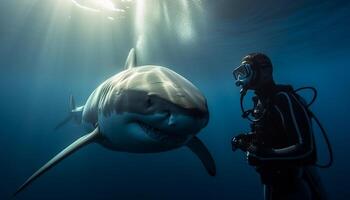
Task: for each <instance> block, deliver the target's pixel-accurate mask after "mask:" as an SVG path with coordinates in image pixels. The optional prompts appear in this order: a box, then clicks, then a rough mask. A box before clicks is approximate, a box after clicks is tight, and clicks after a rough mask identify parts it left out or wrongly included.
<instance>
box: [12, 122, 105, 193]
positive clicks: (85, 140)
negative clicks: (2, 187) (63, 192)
mask: <svg viewBox="0 0 350 200" xmlns="http://www.w3.org/2000/svg"><path fill="white" fill-rule="evenodd" d="M99 135H100V134H99V130H98V128H96V129H95V130H94V131H92V132H91V133H89V134H87V135H84V136H83V137H81V138H79V139H77V140H76V141H75V142H73V143H72V144H71V145H69V146H68V147H66V148H65V149H64V150H62V151H61V152H60V153H59V154H57V155H56V156H55V157H53V158H52V159H51V160H50V161H49V162H47V163H46V164H45V165H44V166H42V167H41V168H40V169H39V170H38V171H36V172H35V173H34V174H33V175H32V176H31V177H29V178H28V179H27V180H26V182H24V183H23V185H21V187H19V188H18V190H17V191H16V192H15V193H14V195H16V194H18V193H19V192H20V191H22V190H23V189H24V188H26V187H27V186H28V185H29V184H30V183H32V182H33V181H34V180H35V179H37V178H38V177H39V176H40V175H42V174H43V173H45V172H46V171H48V170H49V169H50V168H52V167H53V166H55V165H56V164H58V163H59V162H60V161H61V160H63V159H64V158H66V157H68V156H69V155H71V154H72V153H74V152H75V151H77V150H78V149H80V148H81V147H83V146H85V145H87V144H89V143H91V142H93V141H94V140H95V139H96V138H97V137H99Z"/></svg>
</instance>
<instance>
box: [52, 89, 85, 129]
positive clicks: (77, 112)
mask: <svg viewBox="0 0 350 200" xmlns="http://www.w3.org/2000/svg"><path fill="white" fill-rule="evenodd" d="M83 109H84V106H80V107H76V104H75V100H74V97H73V95H70V97H69V115H68V116H67V117H66V118H65V119H64V120H62V121H61V122H60V123H59V124H57V126H56V127H55V129H54V130H55V131H56V130H58V129H60V128H61V127H62V126H64V125H65V124H67V123H68V122H69V121H71V120H73V121H74V122H76V123H78V124H79V123H80V122H81V114H82V111H83Z"/></svg>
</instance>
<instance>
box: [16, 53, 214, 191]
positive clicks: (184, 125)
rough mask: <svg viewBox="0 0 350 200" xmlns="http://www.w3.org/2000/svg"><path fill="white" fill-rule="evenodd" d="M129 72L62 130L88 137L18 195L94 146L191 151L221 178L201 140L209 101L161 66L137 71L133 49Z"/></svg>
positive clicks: (76, 111) (103, 87)
mask: <svg viewBox="0 0 350 200" xmlns="http://www.w3.org/2000/svg"><path fill="white" fill-rule="evenodd" d="M124 68H125V69H124V70H123V71H121V72H119V73H117V74H115V75H114V76H112V77H110V78H109V79H107V80H105V81H104V82H103V83H102V84H100V85H99V86H98V87H97V88H96V89H95V90H94V91H93V92H92V93H91V95H90V96H89V98H88V99H87V101H86V103H85V104H84V105H83V106H78V107H76V106H75V100H74V98H72V97H71V98H70V106H71V109H72V110H71V112H70V115H69V117H68V118H67V119H65V120H64V121H63V122H62V123H60V124H59V125H58V126H57V127H56V129H58V128H60V127H61V126H63V125H64V124H66V123H67V122H69V121H71V120H73V121H75V122H78V123H79V124H81V125H82V126H83V127H84V130H86V132H87V133H86V134H85V135H83V136H82V137H80V138H79V139H77V140H76V141H74V142H73V143H72V144H70V145H69V146H68V147H66V148H65V149H63V150H62V151H61V152H59V153H58V154H57V155H56V156H54V157H53V158H52V159H51V160H49V161H48V162H47V163H46V164H45V165H43V166H42V167H41V168H39V169H38V170H37V171H36V172H35V173H34V174H33V175H32V176H30V177H29V178H28V179H27V180H26V181H25V182H24V183H23V184H22V185H21V186H20V187H19V188H18V189H17V190H16V192H15V193H14V195H17V194H18V193H20V192H21V191H22V190H23V189H25V188H26V187H27V186H29V185H30V184H31V183H32V182H33V181H34V180H36V179H37V178H38V177H40V176H41V175H43V174H44V173H45V172H47V171H48V170H49V169H51V168H52V167H54V166H55V165H57V164H58V163H59V162H60V161H62V160H63V159H65V158H67V157H68V156H69V155H71V154H72V153H74V152H76V151H77V150H79V149H81V148H82V147H84V146H87V145H88V144H91V143H97V144H100V145H102V146H103V147H105V148H107V149H110V150H113V151H119V152H130V153H157V152H165V151H169V150H173V149H177V148H180V147H187V148H188V149H189V150H190V152H193V153H194V154H195V155H196V156H197V157H198V158H199V160H200V161H201V163H202V165H204V167H205V169H206V171H207V172H208V174H209V175H211V176H215V174H216V166H215V161H214V159H213V157H212V155H211V154H210V152H209V150H208V149H207V147H206V146H205V145H204V143H203V142H202V141H201V140H200V139H199V138H198V137H197V136H196V135H197V134H198V133H199V132H200V130H202V129H203V128H204V127H206V125H207V124H208V121H209V111H208V106H207V100H206V98H205V96H204V95H203V94H202V93H201V91H200V90H199V89H198V88H197V87H196V86H194V85H193V84H192V83H191V82H190V81H189V80H187V79H186V78H184V77H183V76H181V75H180V74H178V73H176V72H174V71H173V70H171V69H169V68H166V67H163V66H157V65H143V66H138V65H137V59H136V51H135V49H134V48H132V49H131V50H130V52H129V54H128V56H127V59H126V62H125V67H124Z"/></svg>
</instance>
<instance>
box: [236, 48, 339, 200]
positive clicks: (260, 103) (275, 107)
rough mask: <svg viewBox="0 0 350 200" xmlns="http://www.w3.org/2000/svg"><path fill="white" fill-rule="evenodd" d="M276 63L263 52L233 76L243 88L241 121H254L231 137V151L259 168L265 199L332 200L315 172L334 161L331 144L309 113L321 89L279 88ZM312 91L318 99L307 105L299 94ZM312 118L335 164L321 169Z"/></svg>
mask: <svg viewBox="0 0 350 200" xmlns="http://www.w3.org/2000/svg"><path fill="white" fill-rule="evenodd" d="M272 71H273V70H272V63H271V61H270V59H269V58H268V57H267V56H266V55H264V54H262V53H252V54H248V55H247V56H245V57H244V58H243V59H242V63H241V65H240V66H239V67H237V68H235V69H234V71H233V75H234V78H235V80H236V86H238V87H241V109H242V112H243V115H242V117H243V118H247V119H249V120H250V121H251V131H250V132H249V133H246V134H239V135H238V136H236V137H233V138H232V141H231V143H232V150H233V151H235V150H237V149H240V150H242V151H243V152H246V154H247V160H248V164H249V165H251V166H254V167H255V170H256V171H257V173H258V174H259V175H260V179H261V181H262V184H263V186H264V198H265V200H289V199H293V200H294V199H298V200H309V199H322V200H323V199H327V195H326V193H325V190H324V188H323V186H322V183H321V180H320V177H319V176H318V172H317V169H316V167H317V166H319V167H329V166H330V165H331V164H332V161H333V156H332V150H331V146H330V143H329V140H328V138H327V136H326V133H325V130H324V128H323V127H322V125H321V124H320V122H319V120H318V119H317V118H316V116H315V115H314V114H313V113H312V111H311V110H310V109H309V106H310V105H311V104H312V103H313V102H314V100H315V99H316V96H317V91H316V89H314V88H312V87H304V88H300V89H298V90H294V89H293V87H292V86H290V85H277V84H276V83H275V82H274V80H273V76H272ZM303 89H311V90H312V91H313V92H314V98H313V99H312V101H311V103H307V102H306V101H305V100H304V99H303V98H302V97H301V96H300V95H298V94H297V92H298V91H300V90H303ZM248 90H252V91H254V93H255V95H254V96H253V98H252V100H253V104H254V107H253V108H252V109H251V110H244V107H243V100H244V97H245V95H246V93H247V91H248ZM312 119H314V120H315V121H316V122H317V124H318V125H319V127H320V129H321V131H322V133H323V135H324V137H325V141H326V143H327V145H328V149H329V153H330V162H329V163H328V164H326V165H322V166H321V165H318V164H317V163H316V162H317V151H316V144H315V138H314V135H313V130H312V124H311V123H312Z"/></svg>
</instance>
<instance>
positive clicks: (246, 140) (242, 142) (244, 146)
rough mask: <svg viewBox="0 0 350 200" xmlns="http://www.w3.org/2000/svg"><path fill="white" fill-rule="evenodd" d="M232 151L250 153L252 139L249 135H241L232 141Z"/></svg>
mask: <svg viewBox="0 0 350 200" xmlns="http://www.w3.org/2000/svg"><path fill="white" fill-rule="evenodd" d="M231 145H232V151H236V150H237V149H240V150H242V151H244V152H246V151H248V149H249V147H250V146H251V145H252V144H251V137H250V135H248V134H239V135H237V136H235V137H233V138H232V140H231Z"/></svg>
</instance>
